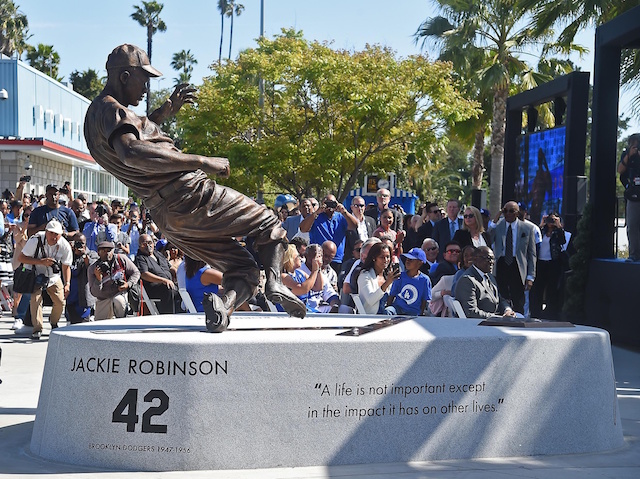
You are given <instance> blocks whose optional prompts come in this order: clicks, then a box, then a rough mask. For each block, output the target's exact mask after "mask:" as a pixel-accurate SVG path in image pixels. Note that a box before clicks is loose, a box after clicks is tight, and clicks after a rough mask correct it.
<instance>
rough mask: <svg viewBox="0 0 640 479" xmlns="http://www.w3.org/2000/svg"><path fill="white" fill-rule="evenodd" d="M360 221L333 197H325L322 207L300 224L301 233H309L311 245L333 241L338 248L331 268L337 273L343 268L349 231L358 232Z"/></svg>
mask: <svg viewBox="0 0 640 479" xmlns="http://www.w3.org/2000/svg"><path fill="white" fill-rule="evenodd" d="M357 229H358V220H357V218H356V217H355V216H353V215H352V214H351V213H349V212H348V211H347V209H346V208H345V207H344V206H343V205H342V203H338V201H336V197H335V196H333V195H327V196H325V198H324V200H323V201H322V206H321V207H320V208H318V209H317V210H316V211H314V212H313V213H312V214H310V215H309V216H307V217H306V218H305V219H304V220H302V221H301V222H300V231H302V232H303V233H306V232H309V237H310V239H311V241H310V243H311V244H320V245H321V244H322V243H324V242H325V241H333V242H334V243H335V244H336V246H337V251H336V255H335V257H334V259H333V261H332V262H331V267H332V268H333V269H334V271H335V272H336V273H339V272H340V269H341V268H342V260H343V258H344V245H345V237H346V235H347V230H357Z"/></svg>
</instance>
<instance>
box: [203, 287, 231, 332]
mask: <svg viewBox="0 0 640 479" xmlns="http://www.w3.org/2000/svg"><path fill="white" fill-rule="evenodd" d="M202 307H203V309H204V314H205V324H206V326H207V331H209V332H210V333H221V332H222V331H224V330H225V329H227V327H229V315H228V313H227V308H226V306H225V305H224V302H223V301H222V298H220V296H218V295H217V294H215V293H206V294H205V295H204V298H203V299H202Z"/></svg>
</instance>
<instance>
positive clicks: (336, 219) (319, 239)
mask: <svg viewBox="0 0 640 479" xmlns="http://www.w3.org/2000/svg"><path fill="white" fill-rule="evenodd" d="M348 229H349V223H347V219H346V218H345V217H344V216H343V215H342V213H338V212H337V211H336V212H335V213H333V215H332V216H331V218H329V217H328V216H327V215H326V213H320V214H319V215H318V217H317V218H316V220H315V221H314V222H313V226H312V227H311V229H310V230H309V239H310V240H311V241H310V243H311V244H313V243H316V244H319V245H321V246H322V243H324V242H325V241H329V240H330V241H333V242H334V243H335V244H336V247H337V251H336V257H335V258H333V261H334V262H336V263H342V258H344V238H345V236H346V235H347V230H348Z"/></svg>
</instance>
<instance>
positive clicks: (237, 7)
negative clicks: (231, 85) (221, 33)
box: [227, 0, 244, 60]
mask: <svg viewBox="0 0 640 479" xmlns="http://www.w3.org/2000/svg"><path fill="white" fill-rule="evenodd" d="M242 12H244V5H242V4H241V3H236V2H235V0H229V11H228V13H227V16H228V17H231V25H230V29H229V60H231V43H232V42H233V17H234V16H238V17H239V16H240V15H241V14H242ZM234 14H235V15H234Z"/></svg>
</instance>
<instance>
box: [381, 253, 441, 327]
mask: <svg viewBox="0 0 640 479" xmlns="http://www.w3.org/2000/svg"><path fill="white" fill-rule="evenodd" d="M402 257H403V258H404V260H405V262H404V267H405V271H403V272H402V273H401V274H400V277H399V278H398V279H397V280H395V281H394V282H393V285H392V286H391V292H390V293H389V298H388V299H387V307H386V308H385V311H386V312H387V314H389V315H396V314H406V315H416V316H417V315H422V314H424V310H425V308H426V307H427V304H428V302H429V301H430V300H431V280H430V279H429V277H428V276H427V275H425V274H424V273H421V272H420V267H421V266H422V265H423V264H425V263H426V262H427V256H426V255H425V253H424V251H422V249H420V248H412V249H411V250H410V251H409V252H408V253H403V254H402Z"/></svg>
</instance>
